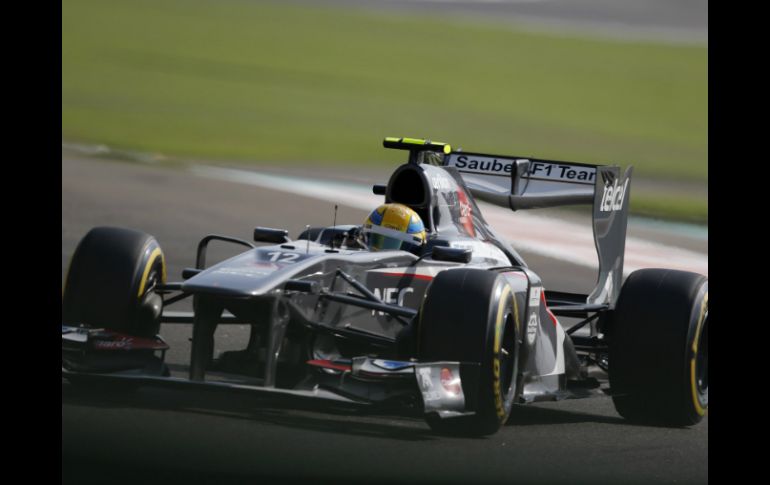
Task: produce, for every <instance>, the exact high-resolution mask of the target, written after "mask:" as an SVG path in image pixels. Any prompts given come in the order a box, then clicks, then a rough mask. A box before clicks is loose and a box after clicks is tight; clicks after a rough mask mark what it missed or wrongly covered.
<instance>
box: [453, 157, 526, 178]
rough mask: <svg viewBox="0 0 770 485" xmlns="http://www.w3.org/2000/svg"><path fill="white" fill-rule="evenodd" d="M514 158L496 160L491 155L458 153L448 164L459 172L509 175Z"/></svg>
mask: <svg viewBox="0 0 770 485" xmlns="http://www.w3.org/2000/svg"><path fill="white" fill-rule="evenodd" d="M513 162H514V160H510V159H503V160H498V159H497V158H492V157H481V156H476V155H473V156H469V155H459V156H457V158H455V157H452V158H450V160H449V166H453V167H457V169H458V170H460V171H461V172H473V173H486V174H490V175H503V176H508V177H510V176H511V171H512V170H513Z"/></svg>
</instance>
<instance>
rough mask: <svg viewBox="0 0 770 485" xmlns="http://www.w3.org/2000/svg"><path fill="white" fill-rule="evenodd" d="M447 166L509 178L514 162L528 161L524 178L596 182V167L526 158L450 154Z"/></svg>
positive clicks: (584, 182) (581, 182)
mask: <svg viewBox="0 0 770 485" xmlns="http://www.w3.org/2000/svg"><path fill="white" fill-rule="evenodd" d="M448 158H449V160H448V162H447V165H448V166H450V167H455V168H457V169H458V170H459V171H460V172H462V173H477V174H480V175H497V176H501V177H510V176H511V172H512V171H513V165H514V163H515V162H516V161H518V160H522V161H528V162H529V171H528V172H527V175H525V176H524V178H528V179H531V180H547V181H552V182H568V183H576V184H585V185H593V184H594V182H595V181H596V167H592V166H588V165H573V164H569V163H559V162H547V161H542V160H529V159H526V158H503V157H489V156H482V155H472V154H452V155H450V156H449V157H448Z"/></svg>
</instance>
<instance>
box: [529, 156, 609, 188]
mask: <svg viewBox="0 0 770 485" xmlns="http://www.w3.org/2000/svg"><path fill="white" fill-rule="evenodd" d="M526 178H529V179H534V180H553V181H556V182H573V183H579V184H587V185H592V184H593V183H594V180H596V168H594V167H581V166H579V165H567V164H564V163H551V162H530V164H529V173H528V174H527V177H526Z"/></svg>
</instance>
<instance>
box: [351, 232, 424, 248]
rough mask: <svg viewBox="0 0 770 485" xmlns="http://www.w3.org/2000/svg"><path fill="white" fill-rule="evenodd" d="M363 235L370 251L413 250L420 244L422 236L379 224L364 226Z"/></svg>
mask: <svg viewBox="0 0 770 485" xmlns="http://www.w3.org/2000/svg"><path fill="white" fill-rule="evenodd" d="M363 232H364V237H365V240H366V243H367V246H368V247H369V249H370V250H372V251H383V250H397V249H403V250H406V251H409V250H413V249H415V248H418V247H420V246H421V245H422V238H421V237H420V236H416V235H414V234H407V233H405V232H401V231H397V230H395V229H390V228H387V227H381V226H369V227H367V226H364V230H363Z"/></svg>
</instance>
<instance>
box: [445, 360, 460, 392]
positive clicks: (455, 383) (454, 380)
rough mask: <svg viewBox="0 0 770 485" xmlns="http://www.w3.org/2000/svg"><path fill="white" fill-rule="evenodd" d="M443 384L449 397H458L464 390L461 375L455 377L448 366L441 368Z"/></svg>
mask: <svg viewBox="0 0 770 485" xmlns="http://www.w3.org/2000/svg"><path fill="white" fill-rule="evenodd" d="M441 386H442V387H443V388H444V390H445V391H446V393H447V395H448V396H449V397H457V396H459V395H460V393H461V392H462V387H460V377H455V376H454V374H453V373H452V369H450V368H448V367H442V368H441Z"/></svg>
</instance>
